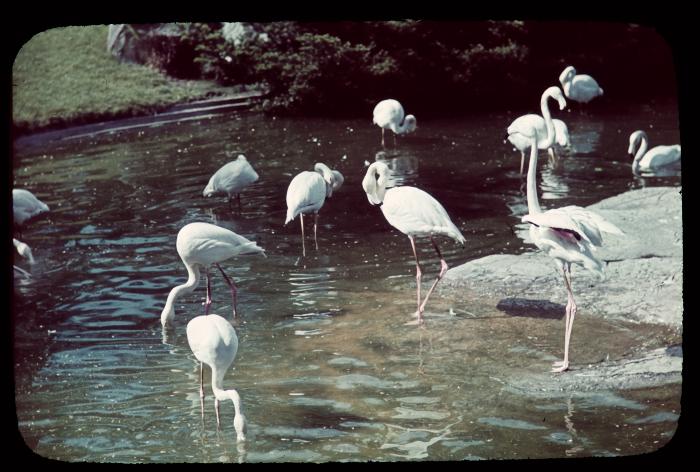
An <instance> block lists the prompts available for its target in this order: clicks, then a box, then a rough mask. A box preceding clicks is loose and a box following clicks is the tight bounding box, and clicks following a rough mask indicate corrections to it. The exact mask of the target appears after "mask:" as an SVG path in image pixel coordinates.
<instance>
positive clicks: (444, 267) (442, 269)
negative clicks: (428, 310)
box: [419, 236, 449, 323]
mask: <svg viewBox="0 0 700 472" xmlns="http://www.w3.org/2000/svg"><path fill="white" fill-rule="evenodd" d="M430 242H431V243H433V247H434V248H435V252H437V255H438V257H439V258H440V273H439V274H438V276H437V279H435V282H433V285H432V287H430V290H428V293H427V294H426V295H425V300H423V304H422V305H421V306H420V308H419V312H420V320H419V321H420V322H421V323H422V322H423V311H425V305H426V303H428V298H430V295H431V294H432V293H433V290H435V287H436V286H437V284H438V282H440V280H442V277H443V276H444V275H445V272H447V269H448V268H449V267H448V265H447V262H445V259H444V258H443V257H442V254H441V253H440V248H439V247H438V246H437V244H435V240H433V237H432V236H431V237H430Z"/></svg>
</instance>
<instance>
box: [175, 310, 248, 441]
mask: <svg viewBox="0 0 700 472" xmlns="http://www.w3.org/2000/svg"><path fill="white" fill-rule="evenodd" d="M187 342H188V344H189V345H190V349H192V353H194V357H196V358H197V360H198V361H199V369H200V370H199V399H200V402H201V408H202V421H204V364H206V365H208V366H209V368H210V369H211V389H212V391H213V392H214V410H215V411H216V427H217V428H220V427H221V418H220V415H219V404H220V402H221V400H227V399H228V400H231V401H232V402H233V408H234V411H235V416H234V419H233V427H234V429H235V430H236V439H237V440H238V441H244V440H245V433H246V419H245V416H244V415H243V413H242V411H241V397H240V395H239V394H238V392H237V391H236V390H234V389H230V390H224V387H223V382H224V375H226V372H227V371H228V369H229V367H230V366H231V364H232V363H233V360H234V359H235V358H236V352H237V351H238V336H236V330H235V329H233V326H231V323H229V322H228V321H226V320H225V319H224V318H223V317H221V316H219V315H215V314H211V315H203V316H197V317H194V318H192V319H191V320H190V322H189V323H187Z"/></svg>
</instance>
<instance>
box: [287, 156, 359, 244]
mask: <svg viewBox="0 0 700 472" xmlns="http://www.w3.org/2000/svg"><path fill="white" fill-rule="evenodd" d="M344 180H345V179H344V178H343V175H342V174H341V173H340V172H338V171H337V170H331V169H330V168H329V167H328V166H327V165H325V164H323V163H321V162H318V163H316V165H315V166H314V171H313V172H311V171H303V172H300V173H299V174H297V175H295V176H294V178H293V179H292V181H291V182H290V183H289V187H288V188H287V198H286V200H287V217H286V219H285V221H284V224H285V225H286V224H287V223H289V222H290V221H292V220H293V219H294V218H296V216H297V215H299V220H300V222H301V247H302V255H303V256H306V243H305V241H304V240H305V236H304V213H313V214H314V243H315V245H316V250H318V240H317V238H316V232H317V227H318V212H319V211H320V210H321V207H323V204H324V203H325V201H326V198H329V197H331V196H332V195H333V192H334V191H337V190H338V189H339V188H340V186H341V185H343V182H344Z"/></svg>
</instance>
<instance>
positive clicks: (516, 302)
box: [496, 298, 566, 320]
mask: <svg viewBox="0 0 700 472" xmlns="http://www.w3.org/2000/svg"><path fill="white" fill-rule="evenodd" d="M496 308H498V309H499V310H500V311H502V312H505V313H506V314H508V315H510V316H527V317H529V318H547V319H556V320H560V319H562V318H564V314H565V312H566V307H565V306H564V305H560V304H558V303H552V302H550V301H549V300H530V299H527V298H504V299H503V300H501V301H499V302H498V304H497V305H496Z"/></svg>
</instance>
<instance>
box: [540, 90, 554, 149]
mask: <svg viewBox="0 0 700 472" xmlns="http://www.w3.org/2000/svg"><path fill="white" fill-rule="evenodd" d="M550 97H551V95H550V94H549V93H547V92H545V93H544V94H543V95H542V98H541V99H540V108H541V109H542V118H544V124H545V126H546V128H547V138H546V139H545V143H544V145H543V146H541V147H542V148H543V149H546V148H550V147H552V146H553V145H554V139H555V138H556V136H555V134H556V133H555V130H554V122H553V121H552V114H551V113H550V112H549V105H548V104H547V100H548V99H549V98H550Z"/></svg>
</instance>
